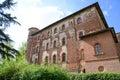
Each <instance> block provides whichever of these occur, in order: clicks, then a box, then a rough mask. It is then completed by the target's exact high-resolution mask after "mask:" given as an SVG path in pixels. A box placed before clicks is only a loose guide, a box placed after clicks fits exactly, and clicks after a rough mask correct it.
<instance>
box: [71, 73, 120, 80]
mask: <svg viewBox="0 0 120 80" xmlns="http://www.w3.org/2000/svg"><path fill="white" fill-rule="evenodd" d="M70 75H71V76H70V78H71V80H120V73H87V74H70Z"/></svg>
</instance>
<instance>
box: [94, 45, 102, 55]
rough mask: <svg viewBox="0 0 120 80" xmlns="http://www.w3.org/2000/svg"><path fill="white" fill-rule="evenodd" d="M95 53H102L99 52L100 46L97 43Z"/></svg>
mask: <svg viewBox="0 0 120 80" xmlns="http://www.w3.org/2000/svg"><path fill="white" fill-rule="evenodd" d="M95 52H96V54H101V53H102V51H101V46H100V44H99V43H97V44H96V45H95Z"/></svg>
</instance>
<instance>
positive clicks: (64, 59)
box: [62, 53, 66, 63]
mask: <svg viewBox="0 0 120 80" xmlns="http://www.w3.org/2000/svg"><path fill="white" fill-rule="evenodd" d="M65 62H66V53H62V63H65Z"/></svg>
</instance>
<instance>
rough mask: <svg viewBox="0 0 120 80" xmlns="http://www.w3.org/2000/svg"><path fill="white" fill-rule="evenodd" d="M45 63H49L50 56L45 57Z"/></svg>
mask: <svg viewBox="0 0 120 80" xmlns="http://www.w3.org/2000/svg"><path fill="white" fill-rule="evenodd" d="M45 64H48V56H46V57H45Z"/></svg>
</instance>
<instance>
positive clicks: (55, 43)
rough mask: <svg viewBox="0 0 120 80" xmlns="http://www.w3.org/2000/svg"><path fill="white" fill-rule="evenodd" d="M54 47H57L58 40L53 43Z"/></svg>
mask: <svg viewBox="0 0 120 80" xmlns="http://www.w3.org/2000/svg"><path fill="white" fill-rule="evenodd" d="M53 46H54V48H56V47H57V41H56V40H54V42H53Z"/></svg>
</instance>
